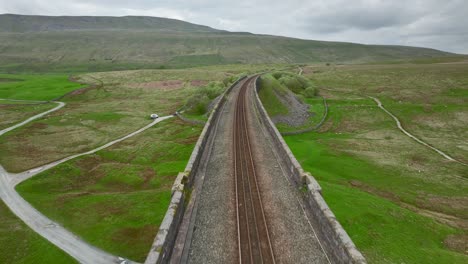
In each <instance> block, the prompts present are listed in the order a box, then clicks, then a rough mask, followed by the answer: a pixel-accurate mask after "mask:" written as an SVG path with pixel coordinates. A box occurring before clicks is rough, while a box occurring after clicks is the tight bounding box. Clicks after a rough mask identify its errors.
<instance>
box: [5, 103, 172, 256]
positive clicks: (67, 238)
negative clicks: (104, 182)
mask: <svg viewBox="0 0 468 264" xmlns="http://www.w3.org/2000/svg"><path fill="white" fill-rule="evenodd" d="M54 103H57V104H58V106H57V107H55V108H53V109H50V110H48V111H45V112H42V113H40V114H37V115H35V116H33V117H30V118H28V119H26V120H25V121H23V122H21V123H18V124H16V125H14V126H11V127H9V128H6V129H3V130H1V131H0V135H3V134H5V133H7V132H9V131H11V130H14V129H16V128H18V127H21V126H23V125H25V124H27V123H29V122H31V121H33V120H36V119H38V118H41V117H43V116H45V115H47V114H49V113H52V112H54V111H57V110H59V109H60V108H62V107H64V106H65V103H63V102H54ZM171 117H173V116H172V115H170V116H164V117H160V118H158V119H156V120H154V121H152V122H151V123H150V124H148V125H146V126H144V127H142V128H140V129H138V130H136V131H134V132H132V133H130V134H128V135H125V136H123V137H121V138H118V139H116V140H113V141H111V142H109V143H107V144H105V145H102V146H100V147H98V148H95V149H93V150H90V151H87V152H84V153H79V154H75V155H72V156H69V157H66V158H63V159H61V160H58V161H55V162H52V163H49V164H46V165H43V166H40V167H37V168H34V169H31V170H28V171H25V172H22V173H18V174H13V173H8V172H7V171H6V170H5V169H4V168H3V167H2V166H1V165H0V198H1V199H2V201H3V202H4V203H5V204H6V205H7V206H8V207H9V208H10V210H11V211H12V212H13V213H14V214H15V215H16V216H18V217H19V218H20V219H21V220H22V221H23V222H25V223H26V224H27V225H28V226H29V227H30V228H31V229H33V230H34V231H35V232H36V233H38V234H39V235H41V236H42V237H44V238H45V239H47V240H49V241H50V242H51V243H53V244H54V245H56V246H57V247H59V248H60V249H62V250H63V251H65V252H66V253H68V254H69V255H70V256H72V257H74V258H75V259H76V260H77V261H79V262H80V263H90V264H101V263H102V264H108V263H132V262H131V261H129V260H126V259H124V258H121V257H118V256H113V255H111V254H109V253H107V252H104V251H103V250H101V249H99V248H96V247H94V246H92V245H90V244H88V243H87V242H85V241H83V240H82V239H80V238H79V237H78V236H76V235H74V234H73V233H71V232H69V231H68V230H66V229H65V228H63V227H62V226H60V224H58V223H57V222H54V221H52V220H50V219H49V218H47V217H46V216H45V215H43V214H41V213H40V212H39V211H38V210H36V209H35V208H34V207H33V206H31V204H29V203H28V202H27V201H26V200H24V199H23V198H22V197H21V196H20V195H19V194H18V193H17V192H16V190H15V186H16V185H17V184H19V183H20V182H22V181H25V180H27V179H29V178H31V177H33V176H34V175H37V174H38V173H40V172H43V171H45V170H48V169H50V168H53V167H55V166H57V165H59V164H61V163H63V162H66V161H68V160H71V159H74V158H77V157H80V156H84V155H89V154H92V153H95V152H97V151H99V150H102V149H104V148H107V147H110V146H112V145H114V144H116V143H119V142H121V141H123V140H125V139H127V138H129V137H132V136H135V135H137V134H139V133H141V132H143V131H145V130H147V129H148V128H150V127H152V126H154V125H156V124H157V123H159V122H161V121H164V120H166V119H169V118H171Z"/></svg>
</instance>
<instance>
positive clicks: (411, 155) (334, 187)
mask: <svg viewBox="0 0 468 264" xmlns="http://www.w3.org/2000/svg"><path fill="white" fill-rule="evenodd" d="M467 70H468V65H465V64H448V65H444V64H427V65H425V64H418V65H405V64H402V65H373V66H341V67H308V68H307V69H306V70H305V74H306V76H308V77H309V78H310V79H311V80H312V81H314V82H315V83H316V84H317V85H318V86H319V87H320V94H322V95H323V96H325V97H326V98H327V101H328V103H329V116H328V119H327V122H326V123H325V124H324V125H323V127H322V128H321V129H320V130H319V131H318V132H309V133H306V134H302V135H294V136H286V137H285V140H286V142H287V143H288V145H289V146H290V147H291V149H292V151H293V153H294V154H295V156H296V158H297V159H298V161H299V162H300V163H301V164H302V166H303V167H304V169H305V170H306V171H310V172H311V173H312V175H314V177H316V178H317V179H318V181H319V183H320V184H321V185H322V187H323V195H324V197H325V200H326V201H327V202H328V204H329V205H330V207H331V209H332V210H333V212H334V213H335V214H336V215H337V217H338V219H339V221H340V222H341V223H342V224H343V226H344V227H345V229H346V230H347V232H348V233H349V234H350V236H351V238H352V239H353V240H354V242H355V243H356V244H357V246H358V248H359V249H360V250H361V251H362V252H363V253H364V255H365V256H366V257H367V258H368V260H369V262H370V263H403V262H404V263H465V262H466V261H467V260H468V256H467V255H466V244H467V241H468V236H467V232H468V221H467V219H468V215H467V212H468V208H467V205H468V196H467V195H466V194H467V192H468V185H467V182H466V179H467V178H466V177H467V175H468V174H467V172H468V169H467V167H466V166H463V165H460V164H458V163H455V162H448V161H447V160H445V159H444V158H443V157H441V156H440V155H438V154H437V153H435V152H434V151H432V150H429V149H428V148H426V147H424V146H422V145H420V144H418V143H416V142H415V141H413V140H412V139H410V138H408V137H407V136H406V135H404V134H403V133H401V132H400V131H399V130H398V129H397V128H396V124H395V122H394V121H393V119H391V118H390V117H389V116H388V115H386V114H385V113H384V112H383V111H382V110H381V109H379V108H378V107H377V106H376V104H375V102H374V101H372V100H371V99H369V98H367V97H366V96H367V95H370V96H376V97H378V98H380V99H381V101H382V102H383V103H384V106H386V107H387V108H388V109H389V110H390V111H392V112H393V113H394V114H395V115H396V116H397V117H399V118H400V119H401V121H402V123H403V125H404V126H405V127H406V128H407V129H408V130H409V131H410V132H411V133H413V134H415V135H417V136H419V137H421V138H423V139H424V140H426V141H427V142H428V143H430V144H432V145H434V146H436V147H439V148H441V149H443V150H444V151H446V152H447V153H449V154H451V155H453V156H454V157H456V158H459V159H460V160H463V161H465V162H466V157H467V155H466V154H467V148H466V141H465V140H464V139H466V137H467V136H468V135H467V132H466V122H467V120H468V119H467V117H468V109H467V106H466V104H465V103H464V99H463V96H464V94H465V93H466V91H467V90H468V82H467V77H466V74H464V72H466V71H467ZM314 105H315V104H312V106H314Z"/></svg>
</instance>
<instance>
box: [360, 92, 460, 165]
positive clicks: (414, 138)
mask: <svg viewBox="0 0 468 264" xmlns="http://www.w3.org/2000/svg"><path fill="white" fill-rule="evenodd" d="M369 98H371V99H373V100H374V101H375V102H376V103H377V106H378V107H379V108H380V109H382V110H383V111H384V112H385V113H387V114H388V115H389V116H391V117H392V118H393V119H394V120H395V122H396V124H397V127H398V129H400V130H401V132H403V133H404V134H405V135H407V136H408V137H410V138H412V139H413V140H415V141H416V142H418V143H420V144H422V145H424V146H426V147H428V148H430V149H432V150H433V151H435V152H437V153H438V154H440V155H441V156H442V157H444V158H446V159H447V160H450V161H455V162H458V163H460V164H463V165H465V166H467V165H468V164H466V163H463V162H461V161H459V160H456V159H454V158H452V157H451V156H449V155H448V154H446V153H444V152H443V151H442V150H439V149H437V148H435V147H433V146H431V145H429V144H428V143H426V142H424V141H422V140H421V139H419V138H417V137H415V136H414V135H412V134H411V133H409V132H408V131H406V130H405V129H404V128H403V126H402V125H401V122H400V120H399V119H398V118H397V117H396V116H395V115H393V114H392V113H391V112H390V111H388V110H387V109H386V108H385V107H384V106H383V104H382V102H380V100H379V99H377V98H375V97H372V96H369Z"/></svg>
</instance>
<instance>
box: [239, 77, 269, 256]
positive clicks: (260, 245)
mask: <svg viewBox="0 0 468 264" xmlns="http://www.w3.org/2000/svg"><path fill="white" fill-rule="evenodd" d="M255 80H256V76H254V77H250V78H249V79H248V80H247V81H245V82H244V84H243V85H242V87H241V89H240V91H239V96H238V97H237V101H236V105H235V109H236V110H235V114H234V121H233V122H234V124H233V127H234V131H233V142H234V145H233V157H234V177H235V194H236V206H235V208H236V216H237V238H238V257H239V263H275V256H274V252H273V247H272V244H271V240H270V235H269V231H268V224H267V221H266V218H265V213H264V210H263V204H262V199H261V196H260V190H259V186H258V180H257V175H256V171H255V164H254V158H253V153H252V149H251V141H250V136H249V126H248V123H247V121H248V117H247V109H246V101H247V99H246V97H247V90H248V87H249V85H250V84H251V83H252V82H253V81H255Z"/></svg>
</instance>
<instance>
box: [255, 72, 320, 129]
mask: <svg viewBox="0 0 468 264" xmlns="http://www.w3.org/2000/svg"><path fill="white" fill-rule="evenodd" d="M260 86H261V87H262V89H260V91H259V97H260V99H261V100H262V102H263V106H264V107H265V109H266V110H267V111H268V113H269V114H270V115H271V116H279V115H281V116H288V115H289V114H290V110H289V107H290V106H288V105H286V103H285V102H282V101H281V100H280V97H281V96H285V95H286V94H287V93H291V92H293V94H294V96H296V97H297V98H298V99H299V101H300V102H302V103H305V104H309V105H310V109H309V113H310V116H309V118H308V119H307V120H306V121H305V122H304V124H302V125H300V126H289V125H288V124H285V123H281V122H278V123H277V124H276V126H277V127H278V129H279V130H280V132H291V131H298V130H302V129H307V128H311V127H314V126H315V125H316V124H318V123H319V122H320V120H322V118H323V115H324V112H325V106H324V104H323V99H322V98H321V97H320V96H319V95H318V90H317V88H316V86H315V85H314V84H313V83H312V82H310V81H309V80H307V79H306V78H304V77H302V76H299V75H297V74H294V73H288V72H284V71H282V72H274V73H272V74H265V75H262V77H261V79H260Z"/></svg>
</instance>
